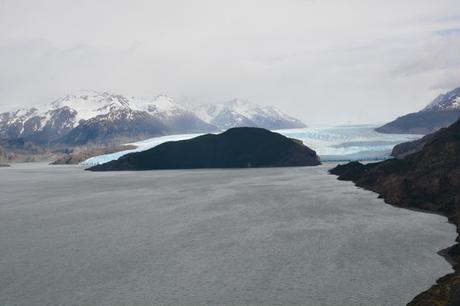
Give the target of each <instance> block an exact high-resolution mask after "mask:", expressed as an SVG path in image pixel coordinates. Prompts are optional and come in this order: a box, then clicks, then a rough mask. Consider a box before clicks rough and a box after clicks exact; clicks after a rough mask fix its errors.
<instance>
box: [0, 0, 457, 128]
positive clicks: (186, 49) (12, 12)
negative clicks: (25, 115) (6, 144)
mask: <svg viewBox="0 0 460 306" xmlns="http://www.w3.org/2000/svg"><path fill="white" fill-rule="evenodd" d="M457 86H460V2H459V0H404V1H402V0H386V1H382V0H360V1H358V0H316V1H315V0H310V1H309V0H260V1H255V0H241V1H240V0H225V1H224V0H208V1H206V0H165V1H160V0H145V1H141V0H139V1H137V0H129V1H128V0H125V1H121V0H107V1H103V0H88V1H87V0H79V1H75V0H72V1H67V0H48V1H45V0H28V1H26V0H0V110H4V109H8V108H11V107H15V106H20V105H33V104H37V103H46V102H51V101H52V100H55V99H56V98H59V97H60V96H62V95H64V94H66V93H71V92H74V91H77V90H80V89H94V90H100V91H111V92H116V93H122V94H127V95H134V96H144V95H150V94H159V93H164V94H168V95H170V96H172V97H173V98H175V99H176V100H177V101H179V102H187V103H196V104H199V103H211V102H221V101H225V100H228V99H231V98H233V97H240V98H244V99H248V100H251V101H253V102H256V103H259V104H270V105H274V106H276V107H278V108H279V109H281V110H283V111H286V112H288V113H290V114H292V115H295V116H297V117H298V118H300V119H302V120H303V121H305V122H306V123H307V124H309V123H324V124H348V123H372V122H384V121H387V120H389V119H392V118H393V117H395V116H398V115H401V114H404V113H407V112H411V111H415V110H418V109H420V108H422V107H423V106H424V105H425V104H427V103H428V102H430V100H432V99H433V98H434V97H435V96H436V95H437V94H439V93H441V92H444V91H446V90H449V89H452V88H454V87H457Z"/></svg>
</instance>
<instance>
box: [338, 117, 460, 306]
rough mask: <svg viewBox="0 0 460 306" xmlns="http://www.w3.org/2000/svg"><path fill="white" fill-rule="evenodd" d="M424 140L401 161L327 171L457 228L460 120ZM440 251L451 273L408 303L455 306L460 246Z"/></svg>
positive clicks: (459, 219)
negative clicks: (440, 217) (442, 218)
mask: <svg viewBox="0 0 460 306" xmlns="http://www.w3.org/2000/svg"><path fill="white" fill-rule="evenodd" d="M430 138H431V139H429V140H428V141H427V143H426V144H425V145H424V146H423V149H422V150H421V151H419V152H416V153H413V154H410V155H408V156H406V157H404V158H403V159H392V160H387V161H384V162H380V163H373V164H367V165H363V164H360V163H357V162H354V163H349V164H346V165H341V166H337V167H336V168H334V169H332V170H331V173H332V174H336V175H339V179H341V180H350V181H353V182H355V183H356V185H357V186H360V187H363V188H365V189H369V190H372V191H374V192H377V193H378V194H379V195H380V196H381V197H383V198H384V199H385V201H386V202H388V203H390V204H394V205H397V206H401V207H406V208H413V209H422V210H425V211H429V212H434V213H441V214H443V215H445V216H447V217H448V218H449V221H450V222H452V223H453V224H455V225H456V226H457V232H460V231H459V225H460V120H459V121H457V122H456V123H454V124H453V125H451V126H450V127H448V128H445V129H442V130H440V131H439V132H437V133H435V134H433V136H431V137H430ZM459 240H460V236H459V237H458V238H457V241H459ZM443 255H445V256H446V258H447V259H448V260H449V262H451V263H452V264H453V266H454V269H455V272H454V273H452V274H449V275H447V276H445V277H443V278H441V279H439V280H438V281H437V284H436V285H434V286H433V287H431V288H430V289H429V290H427V291H425V292H423V293H421V294H420V295H418V296H417V297H416V298H415V299H414V300H413V301H412V302H410V303H409V305H439V306H441V305H460V246H459V245H458V244H456V245H454V246H453V247H451V248H449V249H448V250H445V251H444V252H443Z"/></svg>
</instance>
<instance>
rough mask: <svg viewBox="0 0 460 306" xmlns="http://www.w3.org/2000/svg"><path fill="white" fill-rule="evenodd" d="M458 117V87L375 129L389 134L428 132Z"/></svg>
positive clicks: (459, 91)
mask: <svg viewBox="0 0 460 306" xmlns="http://www.w3.org/2000/svg"><path fill="white" fill-rule="evenodd" d="M459 117H460V87H458V88H456V89H454V90H452V91H449V92H447V93H445V94H441V95H439V96H438V97H436V99H434V100H433V101H432V102H431V103H430V104H428V105H427V106H426V107H425V108H424V109H422V110H421V111H419V112H416V113H410V114H407V115H405V116H401V117H398V118H397V119H396V120H394V121H392V122H389V123H387V124H385V125H383V126H381V127H379V128H377V129H375V130H376V131H377V132H380V133H390V134H391V133H396V134H428V133H433V132H435V131H437V130H439V129H440V128H443V127H447V126H449V125H450V124H452V123H454V122H455V121H457V119H458V118H459Z"/></svg>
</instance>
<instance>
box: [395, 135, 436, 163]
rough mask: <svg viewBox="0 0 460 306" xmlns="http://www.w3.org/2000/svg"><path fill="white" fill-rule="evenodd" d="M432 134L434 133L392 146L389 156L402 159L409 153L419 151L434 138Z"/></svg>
mask: <svg viewBox="0 0 460 306" xmlns="http://www.w3.org/2000/svg"><path fill="white" fill-rule="evenodd" d="M434 136H435V133H432V134H428V135H425V136H424V137H422V138H420V139H417V140H414V141H409V142H403V143H400V144H398V145H396V146H394V148H393V150H392V151H391V156H393V157H395V158H399V159H402V158H404V157H406V156H408V155H410V154H413V153H417V152H420V151H421V150H422V149H423V148H424V147H425V145H426V144H427V143H428V142H430V141H431V140H432V139H433V138H434Z"/></svg>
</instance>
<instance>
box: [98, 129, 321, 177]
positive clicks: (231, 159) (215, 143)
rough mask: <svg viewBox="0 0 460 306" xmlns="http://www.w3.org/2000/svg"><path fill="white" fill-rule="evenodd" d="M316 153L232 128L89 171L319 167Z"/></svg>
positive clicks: (276, 137)
mask: <svg viewBox="0 0 460 306" xmlns="http://www.w3.org/2000/svg"><path fill="white" fill-rule="evenodd" d="M319 164H320V162H319V158H318V156H317V155H316V152H315V151H313V150H311V149H310V148H308V147H306V146H304V145H302V144H299V143H298V142H296V141H294V140H292V139H289V138H287V137H285V136H283V135H280V134H278V133H273V132H270V131H268V130H265V129H260V128H233V129H230V130H228V131H226V132H224V133H222V134H219V135H211V134H208V135H203V136H199V137H196V138H193V139H190V140H182V141H175V142H167V143H164V144H161V145H159V146H157V147H155V148H152V149H150V150H147V151H144V152H138V153H131V154H128V155H125V156H123V157H121V158H120V159H118V160H116V161H112V162H109V163H106V164H102V165H99V166H95V167H92V168H90V169H89V170H92V171H116V170H153V169H196V168H248V167H254V168H257V167H289V166H314V165H319Z"/></svg>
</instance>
